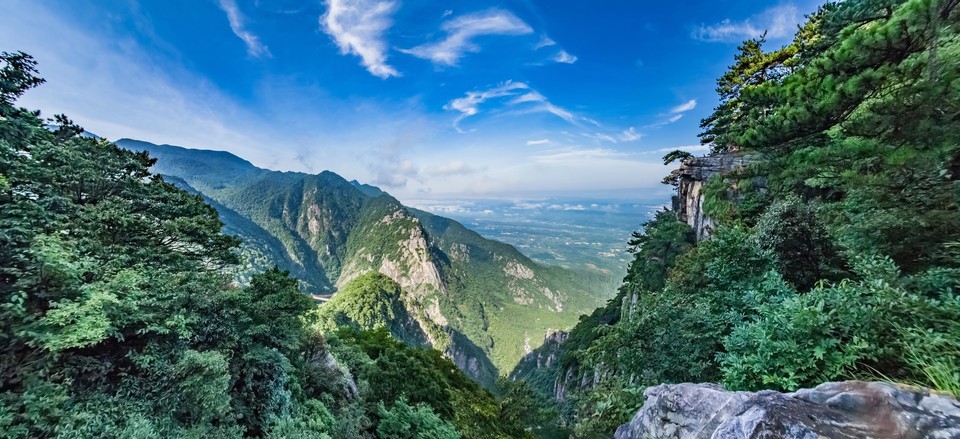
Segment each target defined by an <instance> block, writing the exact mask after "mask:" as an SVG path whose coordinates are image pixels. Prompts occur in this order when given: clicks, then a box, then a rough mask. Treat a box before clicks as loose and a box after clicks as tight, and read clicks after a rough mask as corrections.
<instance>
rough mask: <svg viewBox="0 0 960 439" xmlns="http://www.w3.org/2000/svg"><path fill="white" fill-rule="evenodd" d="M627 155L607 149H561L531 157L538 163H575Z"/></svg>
mask: <svg viewBox="0 0 960 439" xmlns="http://www.w3.org/2000/svg"><path fill="white" fill-rule="evenodd" d="M626 155H627V154H625V153H622V152H619V151H616V150H613V149H608V148H588V149H584V148H563V149H559V150H555V151H551V152H550V153H547V154H542V155H536V156H533V159H534V160H535V161H536V162H538V163H559V162H575V161H578V160H585V159H612V158H618V157H625V156H626Z"/></svg>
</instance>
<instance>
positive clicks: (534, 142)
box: [527, 139, 553, 146]
mask: <svg viewBox="0 0 960 439" xmlns="http://www.w3.org/2000/svg"><path fill="white" fill-rule="evenodd" d="M550 144H553V142H552V141H550V139H536V140H527V146H538V145H550Z"/></svg>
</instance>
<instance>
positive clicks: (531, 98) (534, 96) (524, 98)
mask: <svg viewBox="0 0 960 439" xmlns="http://www.w3.org/2000/svg"><path fill="white" fill-rule="evenodd" d="M546 100H547V98H546V97H545V96H544V95H542V94H540V93H537V92H536V91H531V92H529V93H525V94H523V95H521V96H518V97H516V98H515V99H513V100H511V101H510V104H511V105H517V104H522V103H524V102H545V101H546Z"/></svg>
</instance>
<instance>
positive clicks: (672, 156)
mask: <svg viewBox="0 0 960 439" xmlns="http://www.w3.org/2000/svg"><path fill="white" fill-rule="evenodd" d="M691 157H693V154H690V153H689V152H686V151H681V150H679V149H675V150H673V151H670V152H668V153H667V154H666V155H664V156H663V164H664V166H666V165H669V164H671V163H673V162H675V161H677V160H680V161H681V162H682V161H684V160H686V159H689V158H691Z"/></svg>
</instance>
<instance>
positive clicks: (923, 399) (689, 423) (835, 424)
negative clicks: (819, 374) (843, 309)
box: [616, 381, 960, 439]
mask: <svg viewBox="0 0 960 439" xmlns="http://www.w3.org/2000/svg"><path fill="white" fill-rule="evenodd" d="M644 396H645V397H646V403H644V405H643V407H642V408H641V409H640V411H638V412H637V414H636V415H635V416H634V417H633V419H632V420H631V421H630V422H629V423H627V424H624V425H622V426H620V428H618V429H617V433H616V438H617V439H641V438H642V439H654V438H657V439H658V438H744V439H746V438H750V439H765V438H786V439H792V438H796V439H800V438H803V439H816V438H903V439H914V438H916V439H920V438H960V402H958V401H957V400H956V399H953V398H949V397H946V396H942V395H938V394H935V393H931V392H930V391H929V390H926V389H919V388H909V387H905V386H899V385H894V384H889V383H881V382H864V381H845V382H836V383H826V384H822V385H820V386H817V387H816V388H814V389H802V390H799V391H797V392H795V393H779V392H774V391H761V392H756V393H754V392H731V391H727V390H724V389H723V388H722V387H720V386H718V385H716V384H663V385H659V386H655V387H650V388H648V389H647V390H646V391H645V392H644Z"/></svg>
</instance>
